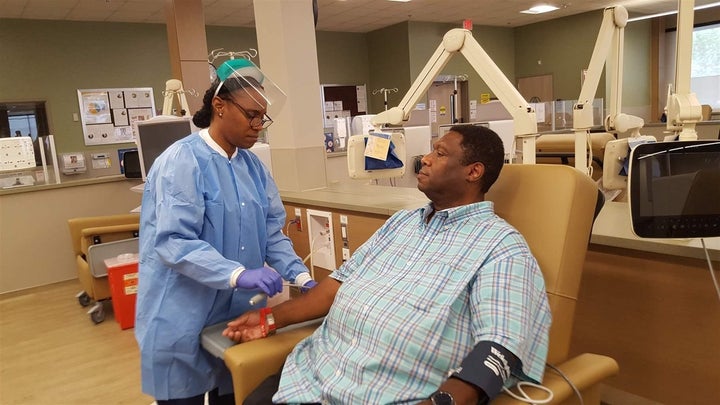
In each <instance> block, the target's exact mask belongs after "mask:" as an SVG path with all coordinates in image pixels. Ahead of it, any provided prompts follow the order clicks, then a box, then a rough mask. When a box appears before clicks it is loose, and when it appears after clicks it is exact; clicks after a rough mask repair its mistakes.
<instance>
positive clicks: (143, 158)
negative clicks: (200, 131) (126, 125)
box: [135, 115, 193, 180]
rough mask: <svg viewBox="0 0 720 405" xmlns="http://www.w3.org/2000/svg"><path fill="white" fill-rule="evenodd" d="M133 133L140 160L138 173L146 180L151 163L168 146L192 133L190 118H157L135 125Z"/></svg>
mask: <svg viewBox="0 0 720 405" xmlns="http://www.w3.org/2000/svg"><path fill="white" fill-rule="evenodd" d="M136 125H137V131H136V132H135V134H136V138H135V142H136V143H137V148H138V155H139V158H140V172H141V173H142V179H143V180H145V179H146V178H147V174H148V173H149V172H150V167H152V164H153V162H154V161H155V159H157V157H158V156H160V154H161V153H163V151H165V149H167V148H168V146H170V145H172V144H173V143H175V141H177V140H179V139H182V138H184V137H186V136H188V135H190V134H191V133H192V132H193V126H192V121H191V118H190V117H174V116H163V115H161V116H158V117H154V118H152V119H149V120H146V121H138V122H137V123H136Z"/></svg>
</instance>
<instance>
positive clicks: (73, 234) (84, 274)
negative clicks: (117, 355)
mask: <svg viewBox="0 0 720 405" xmlns="http://www.w3.org/2000/svg"><path fill="white" fill-rule="evenodd" d="M68 227H69V228H70V239H71V241H72V246H73V252H74V253H75V261H76V263H77V270H78V279H79V280H80V284H82V287H83V291H81V292H80V293H78V295H77V298H78V302H79V303H80V305H82V306H84V307H85V306H88V305H90V304H91V303H92V301H95V305H94V306H93V308H91V309H90V311H88V313H89V314H90V319H91V320H92V321H93V322H95V323H100V322H102V321H103V320H104V319H105V314H104V311H103V307H102V305H101V303H100V301H103V300H106V299H109V298H110V297H111V295H110V286H109V284H108V278H107V275H105V276H99V277H98V276H97V275H95V274H93V273H92V272H91V269H90V263H89V260H88V259H89V253H90V252H89V250H90V247H91V246H94V245H98V244H101V243H109V242H116V241H120V240H125V239H132V238H136V237H137V236H138V231H139V228H140V214H119V215H108V216H96V217H80V218H71V219H69V220H68Z"/></svg>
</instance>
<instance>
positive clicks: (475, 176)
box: [467, 162, 485, 183]
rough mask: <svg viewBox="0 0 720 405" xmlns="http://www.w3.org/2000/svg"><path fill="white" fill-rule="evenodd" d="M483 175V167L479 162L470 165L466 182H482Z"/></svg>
mask: <svg viewBox="0 0 720 405" xmlns="http://www.w3.org/2000/svg"><path fill="white" fill-rule="evenodd" d="M484 175H485V165H484V164H482V163H480V162H475V163H473V164H471V165H470V171H469V172H468V175H467V180H468V181H469V182H472V183H474V182H478V181H480V180H482V178H483V176H484Z"/></svg>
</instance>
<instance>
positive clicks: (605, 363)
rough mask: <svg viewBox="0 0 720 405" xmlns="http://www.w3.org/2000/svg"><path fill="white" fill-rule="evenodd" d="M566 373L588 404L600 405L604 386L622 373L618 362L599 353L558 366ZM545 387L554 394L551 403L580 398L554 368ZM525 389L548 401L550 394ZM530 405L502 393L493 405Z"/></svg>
mask: <svg viewBox="0 0 720 405" xmlns="http://www.w3.org/2000/svg"><path fill="white" fill-rule="evenodd" d="M556 367H557V368H558V369H559V370H560V371H562V372H563V374H565V375H566V376H567V377H568V379H569V380H570V381H572V383H573V384H575V387H577V389H578V390H579V391H580V393H581V394H582V396H583V402H584V404H585V405H590V404H600V390H599V387H600V383H601V382H602V381H604V380H606V379H607V378H609V377H612V376H614V375H616V374H617V373H618V371H619V367H618V364H617V362H616V361H615V360H614V359H612V358H611V357H607V356H602V355H599V354H592V353H583V354H580V355H578V356H576V357H573V358H572V359H570V360H567V361H565V362H564V363H561V364H559V365H557V366H556ZM545 370H546V371H545V376H544V377H543V385H544V386H545V387H547V388H549V389H550V390H552V392H553V400H552V401H551V402H549V403H550V404H566V403H568V404H570V403H577V397H576V394H575V391H573V389H572V387H570V385H569V384H568V383H567V381H565V379H564V378H562V376H560V375H559V374H558V373H556V372H555V371H554V370H552V369H550V368H546V369H545ZM523 390H524V391H525V392H526V393H527V394H528V395H529V396H530V397H532V398H538V399H541V398H545V397H546V396H547V393H546V392H543V391H541V390H539V389H536V388H527V387H523ZM510 404H512V405H527V404H526V403H525V402H522V401H518V400H516V399H514V398H512V397H510V396H509V395H507V394H504V393H503V394H500V395H499V396H498V397H497V398H495V400H493V401H492V405H510Z"/></svg>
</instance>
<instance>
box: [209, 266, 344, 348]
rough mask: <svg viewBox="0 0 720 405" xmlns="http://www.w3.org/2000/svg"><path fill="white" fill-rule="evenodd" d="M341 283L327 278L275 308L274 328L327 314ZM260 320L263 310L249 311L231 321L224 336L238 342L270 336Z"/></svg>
mask: <svg viewBox="0 0 720 405" xmlns="http://www.w3.org/2000/svg"><path fill="white" fill-rule="evenodd" d="M341 284H342V283H340V282H339V281H337V280H335V279H334V278H332V277H326V278H325V279H324V280H323V281H321V282H320V283H318V285H317V286H315V287H313V288H311V289H310V290H309V291H308V292H307V293H305V294H303V295H301V296H299V297H297V298H293V299H291V300H288V301H285V302H283V303H281V304H279V305H277V306H275V307H273V308H272V316H273V318H274V321H275V327H276V328H282V327H283V326H288V325H292V324H294V323H299V322H304V321H309V320H311V319H316V318H320V317H321V316H325V315H327V313H328V311H330V306H331V305H332V303H333V301H334V300H335V294H337V291H338V289H339V288H340V285H341ZM261 321H262V320H261V315H260V311H248V312H246V313H244V314H242V315H241V316H240V317H238V318H237V319H235V320H234V321H230V322H228V326H227V328H225V330H224V331H223V336H225V337H227V338H229V339H232V340H234V341H236V342H247V341H250V340H255V339H261V338H263V337H266V336H267V331H263V326H262V322H261Z"/></svg>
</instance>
